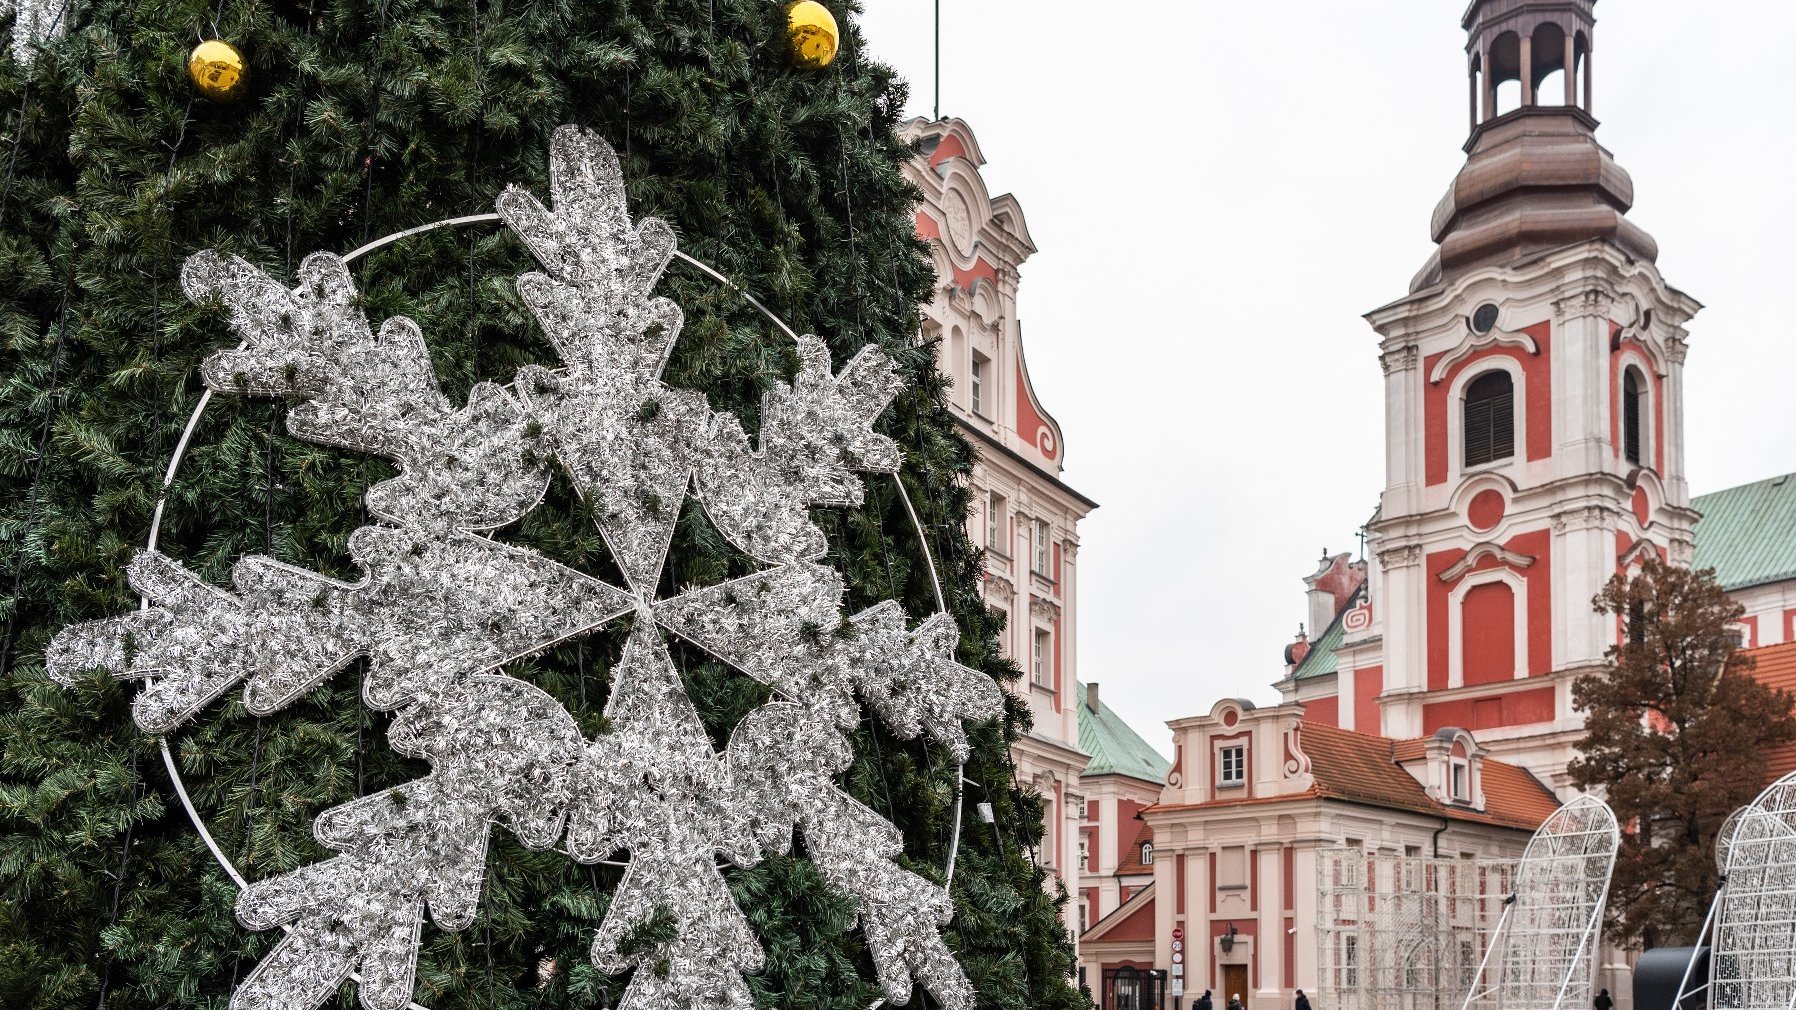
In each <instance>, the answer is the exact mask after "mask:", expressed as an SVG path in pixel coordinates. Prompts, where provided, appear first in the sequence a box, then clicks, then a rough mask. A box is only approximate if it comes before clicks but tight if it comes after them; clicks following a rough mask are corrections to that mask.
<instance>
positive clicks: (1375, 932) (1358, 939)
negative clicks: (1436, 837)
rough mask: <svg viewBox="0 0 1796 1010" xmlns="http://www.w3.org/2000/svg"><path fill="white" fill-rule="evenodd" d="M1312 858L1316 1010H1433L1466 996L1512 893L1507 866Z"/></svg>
mask: <svg viewBox="0 0 1796 1010" xmlns="http://www.w3.org/2000/svg"><path fill="white" fill-rule="evenodd" d="M1316 856H1317V859H1316V865H1317V872H1318V881H1317V893H1318V895H1319V896H1320V899H1321V901H1320V907H1319V909H1318V913H1319V914H1318V916H1317V931H1318V936H1317V945H1316V947H1317V969H1318V970H1317V988H1318V993H1317V995H1318V997H1319V1000H1318V1004H1319V1005H1320V1006H1324V1007H1328V1008H1330V1010H1439V1008H1440V1007H1441V1006H1442V1004H1443V994H1452V993H1461V992H1464V991H1465V985H1464V984H1462V983H1464V981H1465V979H1466V973H1467V972H1469V971H1471V969H1472V968H1473V967H1474V966H1475V964H1476V962H1477V957H1478V951H1479V950H1480V949H1482V948H1483V946H1484V945H1485V943H1486V942H1487V941H1488V940H1489V939H1490V937H1491V935H1492V931H1493V930H1494V929H1495V926H1496V923H1497V921H1498V919H1499V917H1500V916H1501V914H1502V910H1503V908H1504V900H1505V898H1506V896H1507V895H1508V894H1509V893H1510V885H1511V883H1512V882H1513V880H1514V876H1515V861H1514V860H1507V859H1457V858H1438V857H1427V856H1399V855H1395V854H1393V853H1369V852H1367V851H1365V850H1364V849H1360V848H1339V849H1321V850H1318V851H1317V853H1316ZM1446 998H1447V999H1451V998H1452V997H1451V996H1450V995H1448V996H1446Z"/></svg>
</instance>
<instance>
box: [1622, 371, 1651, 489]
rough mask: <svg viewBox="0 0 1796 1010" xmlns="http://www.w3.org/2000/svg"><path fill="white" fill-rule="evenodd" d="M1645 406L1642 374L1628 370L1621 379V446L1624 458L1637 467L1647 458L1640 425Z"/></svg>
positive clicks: (1644, 387)
mask: <svg viewBox="0 0 1796 1010" xmlns="http://www.w3.org/2000/svg"><path fill="white" fill-rule="evenodd" d="M1645 405H1646V386H1645V384H1644V383H1642V382H1641V381H1640V372H1639V371H1638V370H1636V369H1634V368H1628V369H1627V370H1626V371H1624V372H1622V377H1621V444H1622V457H1623V458H1625V459H1626V460H1627V461H1628V462H1630V463H1632V464H1634V465H1635V466H1639V465H1641V460H1643V459H1645V458H1646V451H1645V449H1644V445H1645V439H1644V438H1643V437H1642V435H1643V432H1642V429H1641V423H1640V422H1641V420H1642V416H1641V415H1642V414H1643V413H1644V412H1645V411H1644V408H1645Z"/></svg>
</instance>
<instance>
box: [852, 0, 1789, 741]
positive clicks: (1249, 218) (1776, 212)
mask: <svg viewBox="0 0 1796 1010" xmlns="http://www.w3.org/2000/svg"><path fill="white" fill-rule="evenodd" d="M862 6H863V8H864V14H863V15H862V18H861V24H862V27H863V29H864V31H865V33H866V36H867V46H868V50H869V54H870V55H871V56H874V57H876V58H878V59H881V60H883V61H885V62H887V63H889V64H891V65H893V66H895V67H897V68H898V70H899V72H900V73H902V74H903V75H904V76H905V77H906V78H908V79H909V80H910V82H911V104H910V111H911V112H912V113H913V114H916V115H923V116H928V115H931V114H932V111H933V104H934V101H935V94H934V85H933V80H932V78H933V55H932V54H933V46H932V33H933V6H934V5H933V3H932V0H862ZM941 8H942V13H941V17H942V33H941V34H942V41H941V45H942V53H941V64H942V70H941V112H942V114H943V115H944V116H958V117H960V118H962V119H965V120H966V121H967V122H968V123H969V124H970V125H971V126H972V128H973V130H974V131H975V132H976V133H977V135H978V137H979V143H980V145H981V147H982V148H983V149H984V153H985V155H986V158H987V159H988V162H989V163H988V164H987V166H986V168H985V170H984V171H985V178H986V181H987V183H988V184H989V185H990V187H991V189H992V192H993V193H994V194H998V193H1005V192H1009V193H1014V194H1015V195H1016V197H1017V199H1018V200H1019V201H1020V202H1021V204H1022V207H1023V212H1024V214H1025V215H1026V216H1027V218H1028V223H1029V230H1030V232H1031V234H1032V235H1033V236H1034V238H1035V241H1036V244H1037V245H1038V246H1039V247H1040V251H1039V252H1038V253H1036V254H1035V255H1034V256H1033V257H1031V258H1030V259H1029V261H1028V262H1027V263H1025V264H1024V266H1023V270H1022V278H1023V280H1022V292H1021V299H1020V304H1019V308H1018V315H1019V317H1020V318H1021V319H1022V322H1023V326H1024V335H1025V337H1024V339H1025V341H1026V344H1027V347H1028V354H1029V365H1030V370H1031V374H1032V376H1033V378H1034V382H1035V389H1036V392H1037V394H1038V395H1039V396H1040V397H1041V400H1042V403H1043V405H1044V406H1045V407H1046V408H1047V409H1048V410H1049V411H1050V412H1051V413H1052V414H1053V415H1054V416H1055V417H1056V418H1057V419H1058V420H1059V421H1060V423H1061V426H1062V428H1063V429H1064V431H1065V436H1066V447H1067V462H1068V465H1067V469H1066V472H1065V475H1064V476H1065V478H1066V480H1067V481H1068V482H1069V483H1071V484H1072V485H1073V486H1074V487H1076V488H1078V489H1079V490H1081V491H1083V492H1085V493H1086V494H1087V495H1090V496H1091V497H1092V498H1095V499H1097V501H1098V502H1100V503H1101V505H1102V507H1101V508H1099V509H1098V510H1097V511H1096V512H1094V513H1093V514H1092V515H1091V517H1090V518H1089V519H1087V520H1086V521H1085V522H1084V524H1083V525H1082V526H1081V529H1080V535H1081V539H1082V541H1083V546H1082V548H1081V553H1080V556H1079V559H1080V569H1081V579H1082V584H1081V586H1080V600H1079V608H1080V612H1079V635H1080V642H1079V673H1080V676H1081V677H1082V678H1083V679H1085V680H1087V681H1097V682H1099V683H1101V684H1102V685H1103V687H1102V690H1103V697H1104V699H1105V701H1106V702H1108V703H1109V704H1111V705H1112V706H1114V707H1116V708H1117V710H1118V711H1120V712H1121V713H1122V715H1123V716H1124V717H1125V718H1126V719H1128V720H1129V721H1130V722H1131V723H1132V724H1133V725H1134V726H1135V727H1136V729H1137V730H1138V731H1140V732H1141V733H1142V735H1143V736H1145V737H1146V738H1147V739H1148V741H1149V742H1150V743H1152V744H1154V745H1155V746H1156V747H1158V748H1160V749H1161V750H1163V751H1164V750H1169V749H1170V739H1169V733H1168V732H1167V731H1166V729H1165V728H1164V725H1163V723H1164V722H1165V721H1166V720H1168V719H1172V718H1177V717H1181V716H1186V715H1194V714H1198V713H1200V712H1204V711H1208V709H1209V707H1210V705H1211V704H1212V703H1213V702H1214V701H1215V700H1216V699H1217V698H1219V697H1223V696H1241V697H1247V698H1250V699H1253V700H1254V701H1256V702H1268V701H1272V700H1275V699H1276V697H1277V692H1275V691H1273V690H1272V689H1271V687H1270V684H1271V683H1272V682H1273V681H1274V680H1276V679H1278V678H1279V677H1280V676H1281V675H1282V673H1283V668H1282V665H1281V662H1280V651H1281V649H1282V648H1283V646H1284V645H1285V644H1286V643H1287V642H1289V641H1290V639H1291V637H1292V635H1293V634H1294V633H1295V632H1296V630H1297V624H1298V622H1299V621H1300V620H1302V619H1303V617H1304V602H1303V596H1302V591H1303V585H1302V583H1301V582H1300V579H1301V578H1302V577H1303V576H1304V575H1307V574H1309V573H1310V572H1311V571H1312V570H1313V569H1314V566H1315V562H1316V559H1317V557H1318V556H1319V555H1320V553H1321V551H1322V549H1323V548H1325V547H1326V548H1328V549H1329V550H1331V551H1339V550H1342V549H1347V548H1354V549H1356V550H1357V546H1358V539H1357V536H1356V531H1357V530H1358V528H1359V526H1360V524H1361V523H1363V522H1364V521H1365V520H1366V518H1367V517H1368V516H1369V515H1370V514H1371V512H1372V509H1373V507H1374V506H1375V505H1376V503H1377V497H1378V493H1379V491H1380V489H1381V486H1382V482H1383V465H1384V464H1383V441H1382V440H1383V432H1382V427H1383V415H1382V409H1383V408H1382V400H1381V384H1382V377H1381V375H1380V372H1379V367H1378V361H1377V347H1376V338H1375V334H1374V333H1373V332H1372V330H1371V328H1370V327H1368V326H1367V325H1366V323H1365V322H1364V321H1363V320H1362V319H1361V318H1360V315H1361V314H1362V313H1364V312H1366V311H1368V310H1370V309H1372V308H1375V307H1377V306H1379V305H1382V304H1384V303H1385V302H1388V301H1390V300H1392V299H1394V298H1397V297H1400V296H1402V295H1404V294H1405V293H1406V292H1407V290H1408V283H1409V278H1410V276H1411V275H1412V274H1413V273H1414V272H1415V271H1416V269H1417V268H1418V267H1420V266H1421V264H1422V262H1423V260H1424V259H1425V258H1426V257H1427V255H1428V253H1429V252H1430V250H1431V249H1432V246H1431V244H1430V242H1429V239H1428V219H1429V214H1430V213H1431V212H1432V211H1433V209H1434V205H1435V202H1436V201H1437V200H1438V199H1439V198H1440V196H1441V194H1442V193H1443V192H1445V190H1446V187H1447V184H1448V183H1449V182H1450V181H1451V180H1452V178H1453V174H1454V173H1455V172H1456V171H1457V170H1458V168H1459V166H1460V165H1461V164H1462V163H1463V160H1464V154H1463V153H1462V152H1461V150H1460V145H1461V144H1462V143H1463V142H1464V141H1465V139H1466V107H1465V103H1466V82H1465V77H1464V59H1465V57H1464V48H1463V47H1464V40H1465V36H1464V33H1463V32H1462V31H1461V30H1460V28H1459V17H1460V16H1461V14H1462V13H1463V12H1464V9H1465V0H1370V2H1357V3H1343V2H1336V0H1284V2H1268V0H1227V2H1224V0H1165V2H1151V0H1137V2H1134V3H1126V4H1124V3H1073V2H1070V0H941ZM1596 10H1597V15H1598V23H1597V28H1596V33H1595V46H1594V53H1595V60H1594V64H1593V65H1594V68H1595V71H1596V82H1595V87H1594V89H1593V95H1594V98H1595V103H1594V104H1595V112H1596V115H1597V118H1598V119H1600V120H1601V121H1602V122H1603V126H1602V129H1601V130H1600V131H1598V134H1597V136H1598V138H1599V139H1600V140H1601V141H1602V142H1603V143H1604V145H1605V146H1607V147H1608V148H1609V149H1610V150H1611V151H1613V152H1614V153H1615V156H1616V158H1617V160H1618V161H1619V162H1620V163H1621V164H1622V166H1623V167H1624V168H1626V169H1627V170H1628V171H1629V173H1630V174H1631V175H1632V176H1633V179H1634V187H1635V205H1634V209H1633V211H1632V212H1631V213H1630V215H1629V216H1630V218H1631V219H1632V220H1634V221H1636V222H1637V223H1639V224H1640V225H1641V226H1643V227H1645V228H1646V230H1647V231H1649V232H1650V233H1652V235H1653V236H1654V237H1655V238H1657V239H1658V241H1659V247H1660V249H1661V253H1660V257H1659V266H1660V268H1661V270H1662V272H1663V273H1664V275H1665V278H1666V279H1667V281H1669V282H1670V283H1671V284H1673V285H1674V286H1676V287H1679V288H1682V289H1683V290H1684V291H1687V292H1688V293H1690V294H1691V295H1692V296H1694V297H1695V298H1697V299H1698V300H1699V301H1701V302H1703V303H1704V304H1705V306H1706V308H1705V309H1704V310H1703V312H1702V313H1700V314H1699V315H1698V316H1697V317H1696V319H1695V320H1694V322H1693V323H1692V324H1691V326H1690V332H1691V336H1690V346H1691V349H1690V357H1689V361H1688V365H1687V371H1686V377H1687V387H1686V388H1687V393H1686V397H1687V399H1686V413H1687V416H1688V423H1687V430H1686V433H1685V437H1686V445H1687V449H1688V455H1689V466H1690V472H1689V478H1690V484H1691V488H1692V490H1693V491H1694V492H1695V493H1701V492H1704V491H1710V490H1715V489H1718V488H1723V487H1729V486H1732V485H1735V484H1741V483H1746V482H1748V481H1752V480H1756V479H1759V478H1762V477H1767V476H1770V475H1773V474H1778V473H1784V472H1789V471H1793V470H1796V440H1793V439H1792V437H1791V436H1792V433H1796V402H1792V401H1793V399H1796V398H1793V397H1792V396H1791V388H1792V385H1793V384H1796V327H1793V326H1792V322H1793V321H1796V311H1793V308H1792V306H1793V303H1796V294H1793V289H1796V284H1793V283H1792V272H1793V268H1796V253H1793V252H1792V249H1793V248H1796V247H1793V244H1792V232H1796V200H1793V198H1792V192H1793V191H1796V186H1793V185H1792V181H1793V178H1796V137H1793V134H1796V130H1793V127H1792V122H1793V117H1792V116H1791V113H1790V105H1789V101H1790V100H1789V98H1788V96H1789V94H1790V93H1791V89H1792V87H1793V86H1796V3H1790V2H1786V0H1705V2H1703V3H1692V2H1690V0H1626V2H1623V0H1606V2H1601V3H1599V4H1598V6H1597V9H1596Z"/></svg>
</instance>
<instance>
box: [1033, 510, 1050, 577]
mask: <svg viewBox="0 0 1796 1010" xmlns="http://www.w3.org/2000/svg"><path fill="white" fill-rule="evenodd" d="M1031 526H1032V527H1033V528H1034V539H1035V574H1037V575H1047V574H1048V523H1047V520H1045V519H1035V520H1032V521H1031Z"/></svg>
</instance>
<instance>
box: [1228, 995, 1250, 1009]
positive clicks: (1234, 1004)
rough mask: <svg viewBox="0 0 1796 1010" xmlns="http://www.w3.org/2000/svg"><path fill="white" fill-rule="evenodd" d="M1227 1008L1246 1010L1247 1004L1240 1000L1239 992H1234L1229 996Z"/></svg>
mask: <svg viewBox="0 0 1796 1010" xmlns="http://www.w3.org/2000/svg"><path fill="white" fill-rule="evenodd" d="M1228 1010H1247V1004H1245V1003H1243V1002H1241V994H1240V993H1236V994H1234V995H1233V996H1230V997H1229V1007H1228Z"/></svg>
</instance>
